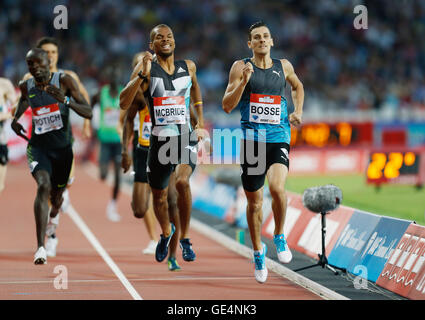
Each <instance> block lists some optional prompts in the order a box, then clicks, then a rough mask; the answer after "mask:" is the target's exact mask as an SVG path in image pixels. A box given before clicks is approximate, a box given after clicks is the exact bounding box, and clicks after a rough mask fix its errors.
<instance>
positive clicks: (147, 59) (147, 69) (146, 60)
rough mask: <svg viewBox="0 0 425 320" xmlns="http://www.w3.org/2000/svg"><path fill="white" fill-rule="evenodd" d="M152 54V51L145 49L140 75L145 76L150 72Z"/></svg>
mask: <svg viewBox="0 0 425 320" xmlns="http://www.w3.org/2000/svg"><path fill="white" fill-rule="evenodd" d="M152 60H153V56H152V53H150V52H148V51H146V53H145V56H144V57H143V58H142V66H143V68H142V70H143V71H142V75H143V76H147V75H148V74H150V73H151V67H152Z"/></svg>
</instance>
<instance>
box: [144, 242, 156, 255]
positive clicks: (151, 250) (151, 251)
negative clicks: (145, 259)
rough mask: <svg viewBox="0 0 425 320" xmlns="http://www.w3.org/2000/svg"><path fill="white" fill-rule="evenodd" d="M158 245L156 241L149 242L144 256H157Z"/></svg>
mask: <svg viewBox="0 0 425 320" xmlns="http://www.w3.org/2000/svg"><path fill="white" fill-rule="evenodd" d="M157 244H158V243H157V242H156V241H155V240H151V241H149V243H148V246H147V247H146V248H145V249H143V254H155V249H156V245H157Z"/></svg>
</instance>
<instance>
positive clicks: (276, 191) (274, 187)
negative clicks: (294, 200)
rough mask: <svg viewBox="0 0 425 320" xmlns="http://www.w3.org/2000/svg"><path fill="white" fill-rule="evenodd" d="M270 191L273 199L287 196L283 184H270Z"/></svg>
mask: <svg viewBox="0 0 425 320" xmlns="http://www.w3.org/2000/svg"><path fill="white" fill-rule="evenodd" d="M269 191H270V195H271V197H272V198H273V199H283V198H284V197H285V187H284V185H283V184H270V185H269Z"/></svg>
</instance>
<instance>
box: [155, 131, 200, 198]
mask: <svg viewBox="0 0 425 320" xmlns="http://www.w3.org/2000/svg"><path fill="white" fill-rule="evenodd" d="M197 144H198V141H197V140H196V141H190V140H189V135H180V136H173V137H165V138H159V137H157V136H154V135H151V139H150V147H149V154H148V168H147V174H148V182H149V185H150V186H151V187H152V188H154V189H159V190H162V189H165V188H166V187H167V186H168V182H169V180H170V175H171V173H172V172H173V171H174V170H175V168H176V166H177V165H179V164H187V165H189V166H190V167H191V168H192V173H193V171H194V170H195V167H196V163H197V157H198V147H197Z"/></svg>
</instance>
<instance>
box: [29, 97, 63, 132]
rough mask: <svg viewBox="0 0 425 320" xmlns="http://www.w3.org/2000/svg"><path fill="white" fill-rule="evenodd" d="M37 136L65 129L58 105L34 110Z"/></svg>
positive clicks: (33, 115)
mask: <svg viewBox="0 0 425 320" xmlns="http://www.w3.org/2000/svg"><path fill="white" fill-rule="evenodd" d="M32 118H33V121H34V127H35V129H34V132H35V134H43V133H46V132H50V131H53V130H59V129H62V128H63V123H62V116H61V113H60V110H59V105H58V104H57V103H54V104H51V105H48V106H41V107H38V108H34V109H33V110H32Z"/></svg>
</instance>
